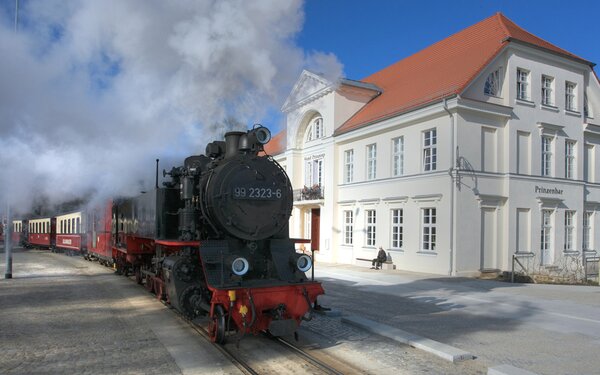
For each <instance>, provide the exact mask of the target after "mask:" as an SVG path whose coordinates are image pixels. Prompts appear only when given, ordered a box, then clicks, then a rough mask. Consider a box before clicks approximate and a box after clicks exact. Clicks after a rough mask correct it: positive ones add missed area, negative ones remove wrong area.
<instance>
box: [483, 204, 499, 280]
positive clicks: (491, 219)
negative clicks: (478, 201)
mask: <svg viewBox="0 0 600 375" xmlns="http://www.w3.org/2000/svg"><path fill="white" fill-rule="evenodd" d="M497 249H498V247H497V233H496V209H495V208H483V209H482V210H481V270H492V269H496V268H497V264H496V259H497Z"/></svg>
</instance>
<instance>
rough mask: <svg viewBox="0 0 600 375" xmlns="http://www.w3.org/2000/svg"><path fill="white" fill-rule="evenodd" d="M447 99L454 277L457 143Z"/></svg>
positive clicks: (451, 251) (450, 273)
mask: <svg viewBox="0 0 600 375" xmlns="http://www.w3.org/2000/svg"><path fill="white" fill-rule="evenodd" d="M447 100H448V99H447V98H444V109H445V110H446V112H448V115H449V116H450V142H451V147H450V160H451V163H452V165H451V166H450V169H449V170H448V173H449V175H450V264H449V267H448V275H450V276H452V275H454V274H455V273H456V269H455V266H454V249H455V248H456V244H455V235H454V222H455V219H456V209H455V206H456V193H455V191H454V189H455V186H454V171H455V165H454V163H455V160H456V148H455V145H456V141H455V129H454V115H453V114H452V112H450V110H449V109H448V103H447Z"/></svg>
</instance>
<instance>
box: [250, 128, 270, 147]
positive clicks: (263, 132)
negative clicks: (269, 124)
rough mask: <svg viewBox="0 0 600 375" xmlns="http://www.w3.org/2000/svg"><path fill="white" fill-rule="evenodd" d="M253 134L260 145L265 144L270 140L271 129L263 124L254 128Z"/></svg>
mask: <svg viewBox="0 0 600 375" xmlns="http://www.w3.org/2000/svg"><path fill="white" fill-rule="evenodd" d="M254 134H255V135H256V140H257V141H258V143H260V144H261V145H264V144H267V143H269V141H270V140H271V131H270V130H269V129H267V128H265V127H264V126H261V127H258V128H256V129H254Z"/></svg>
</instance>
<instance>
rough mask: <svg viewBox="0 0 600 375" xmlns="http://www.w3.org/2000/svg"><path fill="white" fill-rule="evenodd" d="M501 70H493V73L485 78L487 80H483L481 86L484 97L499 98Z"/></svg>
mask: <svg viewBox="0 0 600 375" xmlns="http://www.w3.org/2000/svg"><path fill="white" fill-rule="evenodd" d="M501 69H502V68H498V69H496V70H494V71H493V72H491V73H490V74H489V75H488V76H487V79H486V80H485V83H484V85H483V93H484V94H485V95H488V96H495V97H500V89H501V85H500V70H501Z"/></svg>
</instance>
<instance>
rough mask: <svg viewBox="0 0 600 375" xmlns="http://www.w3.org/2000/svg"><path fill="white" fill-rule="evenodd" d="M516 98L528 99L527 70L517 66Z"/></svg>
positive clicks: (529, 98)
mask: <svg viewBox="0 0 600 375" xmlns="http://www.w3.org/2000/svg"><path fill="white" fill-rule="evenodd" d="M517 99H519V100H526V101H530V100H531V96H530V95H529V71H528V70H526V69H522V68H517Z"/></svg>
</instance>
